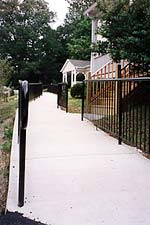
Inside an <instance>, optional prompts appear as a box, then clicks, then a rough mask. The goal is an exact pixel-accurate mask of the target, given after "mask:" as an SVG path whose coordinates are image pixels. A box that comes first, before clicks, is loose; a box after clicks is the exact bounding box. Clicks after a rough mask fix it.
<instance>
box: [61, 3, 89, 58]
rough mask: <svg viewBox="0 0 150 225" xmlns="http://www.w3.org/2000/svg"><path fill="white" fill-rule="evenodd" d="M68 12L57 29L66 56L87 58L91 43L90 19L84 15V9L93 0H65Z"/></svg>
mask: <svg viewBox="0 0 150 225" xmlns="http://www.w3.org/2000/svg"><path fill="white" fill-rule="evenodd" d="M66 1H67V2H68V3H69V12H68V14H67V15H66V18H65V23H64V25H63V26H61V27H59V28H58V29H57V31H58V33H59V35H60V40H61V42H62V43H63V46H64V53H65V56H66V58H68V57H69V58H76V59H83V60H84V59H89V58H90V52H91V50H90V44H91V21H90V19H89V18H87V17H84V15H83V14H84V12H85V10H86V9H87V8H88V7H89V6H90V5H91V4H92V3H93V0H87V1H85V0H66Z"/></svg>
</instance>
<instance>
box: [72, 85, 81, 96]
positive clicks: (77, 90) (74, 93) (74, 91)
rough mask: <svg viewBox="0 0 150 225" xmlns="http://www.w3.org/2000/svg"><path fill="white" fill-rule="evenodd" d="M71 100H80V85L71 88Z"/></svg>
mask: <svg viewBox="0 0 150 225" xmlns="http://www.w3.org/2000/svg"><path fill="white" fill-rule="evenodd" d="M70 94H71V96H72V97H73V98H82V83H77V84H75V85H74V86H73V87H72V88H71V92H70Z"/></svg>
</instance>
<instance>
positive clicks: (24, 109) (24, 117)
mask: <svg viewBox="0 0 150 225" xmlns="http://www.w3.org/2000/svg"><path fill="white" fill-rule="evenodd" d="M19 98H20V100H19V110H20V111H19V112H20V116H19V120H20V121H19V128H20V131H19V189H18V206H19V207H22V206H23V205H24V184H25V152H26V127H27V123H28V103H29V84H28V82H27V81H22V82H21V83H20V93H19Z"/></svg>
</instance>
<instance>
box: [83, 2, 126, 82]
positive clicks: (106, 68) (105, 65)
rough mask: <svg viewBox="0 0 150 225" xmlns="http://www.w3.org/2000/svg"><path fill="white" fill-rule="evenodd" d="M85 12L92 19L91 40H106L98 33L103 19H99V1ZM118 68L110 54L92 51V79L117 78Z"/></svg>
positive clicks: (95, 41)
mask: <svg viewBox="0 0 150 225" xmlns="http://www.w3.org/2000/svg"><path fill="white" fill-rule="evenodd" d="M84 14H85V15H86V16H88V17H90V18H91V19H92V37H91V42H92V43H97V41H99V40H104V38H103V37H102V36H101V35H99V34H97V30H98V28H99V27H100V26H101V21H100V20H99V19H97V15H98V9H97V3H94V4H93V5H92V6H91V7H89V8H88V9H87V10H86V11H85V13H84ZM121 64H122V66H124V65H125V64H126V63H125V62H124V61H122V62H121ZM116 68H117V64H116V63H114V62H113V60H112V59H111V57H110V56H109V55H108V54H107V55H100V54H98V53H96V52H92V53H91V64H90V72H91V78H92V79H101V78H115V77H116V74H117V69H116Z"/></svg>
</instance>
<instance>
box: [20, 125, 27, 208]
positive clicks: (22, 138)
mask: <svg viewBox="0 0 150 225" xmlns="http://www.w3.org/2000/svg"><path fill="white" fill-rule="evenodd" d="M25 150H26V129H21V130H20V144H19V193H18V206H19V207H22V206H23V205H24V185H25V152H26V151H25Z"/></svg>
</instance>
